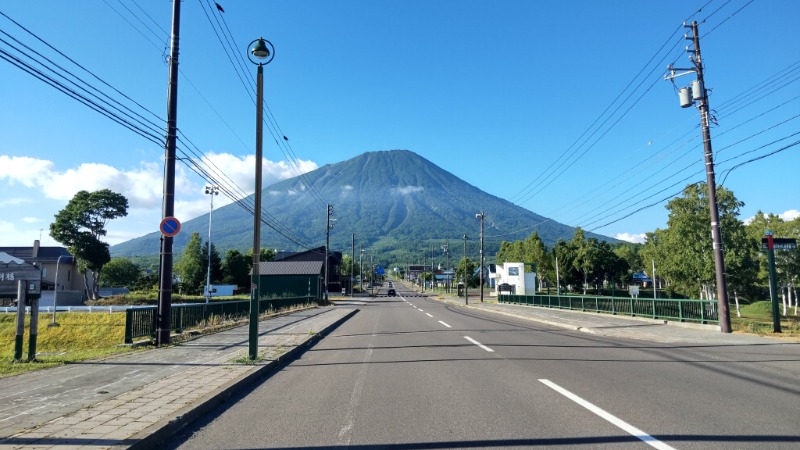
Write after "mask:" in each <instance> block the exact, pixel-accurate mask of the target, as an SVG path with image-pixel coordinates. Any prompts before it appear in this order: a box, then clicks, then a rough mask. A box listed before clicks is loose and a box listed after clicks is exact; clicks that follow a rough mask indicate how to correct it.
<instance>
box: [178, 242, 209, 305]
mask: <svg viewBox="0 0 800 450" xmlns="http://www.w3.org/2000/svg"><path fill="white" fill-rule="evenodd" d="M203 268H204V266H203V252H202V250H201V248H200V234H199V233H192V235H191V236H190V237H189V243H188V244H186V248H185V249H184V250H183V255H181V259H180V261H178V264H176V272H178V274H179V275H180V277H181V290H182V292H183V293H185V294H189V295H198V294H200V293H201V292H203V286H204V285H205V272H204V271H203Z"/></svg>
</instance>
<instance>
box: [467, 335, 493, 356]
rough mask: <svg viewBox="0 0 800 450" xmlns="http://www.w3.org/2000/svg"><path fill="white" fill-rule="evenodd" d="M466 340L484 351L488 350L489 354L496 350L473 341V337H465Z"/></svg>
mask: <svg viewBox="0 0 800 450" xmlns="http://www.w3.org/2000/svg"><path fill="white" fill-rule="evenodd" d="M464 339H466V340H468V341H470V342H472V343H473V344H475V345H477V346H478V347H480V348H482V349H484V350H486V351H487V352H493V351H494V350H492V349H490V348H489V347H487V346H485V345H483V344H481V343H480V342H478V341H476V340H475V339H472V338H471V337H469V336H464Z"/></svg>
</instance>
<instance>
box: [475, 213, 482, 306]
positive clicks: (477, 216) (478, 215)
mask: <svg viewBox="0 0 800 450" xmlns="http://www.w3.org/2000/svg"><path fill="white" fill-rule="evenodd" d="M483 216H484V214H483V211H481V212H479V213H478V214H475V218H476V219H479V220H480V221H481V268H480V271H481V273H480V280H481V281H480V285H481V286H480V287H481V303H483Z"/></svg>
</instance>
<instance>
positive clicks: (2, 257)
mask: <svg viewBox="0 0 800 450" xmlns="http://www.w3.org/2000/svg"><path fill="white" fill-rule="evenodd" d="M0 263H3V264H25V261H23V260H21V259H19V258H15V257H13V256H11V255H9V254H8V253H5V252H0Z"/></svg>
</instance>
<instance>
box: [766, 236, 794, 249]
mask: <svg viewBox="0 0 800 450" xmlns="http://www.w3.org/2000/svg"><path fill="white" fill-rule="evenodd" d="M769 241H770V239H769V238H761V249H762V250H769ZM796 248H797V239H793V238H772V249H773V250H794V249H796Z"/></svg>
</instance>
